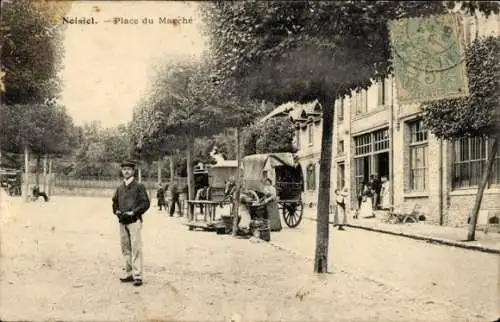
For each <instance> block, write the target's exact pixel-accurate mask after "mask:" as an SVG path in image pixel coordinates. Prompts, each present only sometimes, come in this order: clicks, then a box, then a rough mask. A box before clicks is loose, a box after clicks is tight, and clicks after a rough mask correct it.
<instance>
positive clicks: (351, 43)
mask: <svg viewBox="0 0 500 322" xmlns="http://www.w3.org/2000/svg"><path fill="white" fill-rule="evenodd" d="M455 4H456V2H455V1H448V2H441V1H418V2H417V1H399V2H390V1H372V2H370V1H329V2H326V1H315V2H313V1H308V2H306V1H296V2H291V1H290V2H288V1H287V2H281V1H266V2H258V1H251V2H211V3H207V4H204V5H202V14H203V17H204V19H205V22H206V23H205V25H206V26H207V34H208V35H209V37H210V46H211V52H212V54H213V56H214V59H215V60H216V66H217V73H216V75H215V77H216V78H217V79H218V80H219V82H220V84H221V86H222V87H227V91H228V92H229V91H230V90H238V91H239V92H240V93H241V94H242V95H248V96H250V97H252V98H257V99H265V100H268V101H271V102H274V103H277V104H279V103H282V102H286V101H298V102H306V101H312V100H314V99H318V101H319V102H320V104H321V106H322V111H323V122H322V133H323V134H322V140H321V156H320V174H321V175H320V183H319V197H318V210H317V211H318V212H317V218H318V220H317V231H316V233H317V237H316V252H315V262H314V271H315V272H319V273H325V272H327V271H328V245H329V241H328V240H329V236H328V234H329V231H328V228H329V227H328V221H329V218H328V213H329V211H328V208H329V203H330V168H331V146H332V145H331V143H332V132H333V131H332V130H333V129H332V127H333V112H334V111H333V109H334V100H335V99H336V98H339V97H343V96H344V95H350V93H351V91H352V90H359V89H363V88H367V87H368V86H369V85H371V84H372V81H373V80H378V79H381V78H384V77H385V76H386V75H387V74H388V73H390V72H391V61H390V57H391V55H390V48H389V38H388V29H387V22H388V21H389V20H392V19H400V18H406V17H417V16H424V15H430V14H440V13H444V12H446V11H447V10H448V9H449V8H451V7H455ZM460 4H461V7H462V8H463V10H466V11H469V12H473V11H475V10H477V9H479V10H482V11H483V12H486V13H490V12H498V3H496V2H492V1H489V2H486V1H484V2H483V1H481V2H479V1H464V2H460Z"/></svg>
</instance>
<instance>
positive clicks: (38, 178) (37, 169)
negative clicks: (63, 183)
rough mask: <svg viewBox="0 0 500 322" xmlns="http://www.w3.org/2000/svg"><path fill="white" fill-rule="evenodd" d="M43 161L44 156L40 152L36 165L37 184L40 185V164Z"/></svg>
mask: <svg viewBox="0 0 500 322" xmlns="http://www.w3.org/2000/svg"><path fill="white" fill-rule="evenodd" d="M41 161H42V157H41V156H40V154H38V155H37V156H36V167H35V185H36V186H37V187H40V164H41Z"/></svg>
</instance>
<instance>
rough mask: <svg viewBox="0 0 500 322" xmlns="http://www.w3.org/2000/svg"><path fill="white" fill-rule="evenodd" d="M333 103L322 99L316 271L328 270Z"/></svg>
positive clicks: (323, 271) (324, 271)
mask: <svg viewBox="0 0 500 322" xmlns="http://www.w3.org/2000/svg"><path fill="white" fill-rule="evenodd" d="M333 103H334V102H332V101H330V100H327V99H323V100H321V101H320V104H321V107H322V109H323V120H322V134H321V156H320V161H319V193H318V208H317V221H316V251H315V258H314V272H315V273H327V272H328V243H329V241H328V239H329V236H328V235H329V219H330V213H329V205H330V172H331V164H332V162H331V160H332V137H333V112H334V108H333Z"/></svg>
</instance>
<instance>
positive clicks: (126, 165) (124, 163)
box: [120, 160, 135, 168]
mask: <svg viewBox="0 0 500 322" xmlns="http://www.w3.org/2000/svg"><path fill="white" fill-rule="evenodd" d="M120 166H121V167H122V168H123V167H131V168H135V162H133V161H130V160H127V161H123V162H122V163H121V164H120Z"/></svg>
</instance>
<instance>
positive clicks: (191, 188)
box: [186, 139, 195, 200]
mask: <svg viewBox="0 0 500 322" xmlns="http://www.w3.org/2000/svg"><path fill="white" fill-rule="evenodd" d="M193 143H194V139H189V141H188V146H187V151H186V152H187V161H186V163H187V164H186V167H187V176H188V199H189V200H193V199H194V195H195V191H194V175H193V165H192V163H193Z"/></svg>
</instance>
